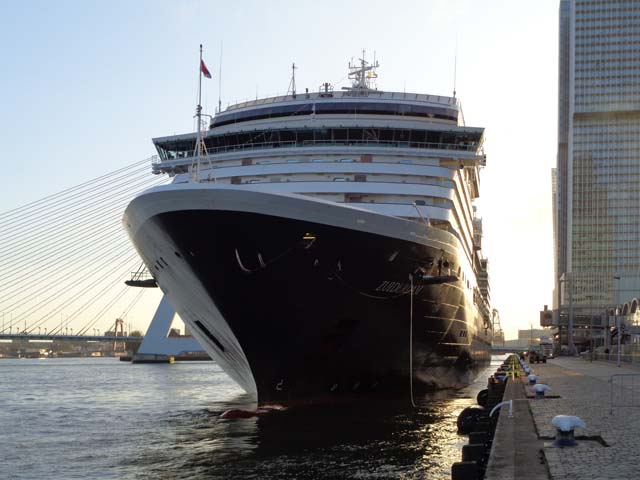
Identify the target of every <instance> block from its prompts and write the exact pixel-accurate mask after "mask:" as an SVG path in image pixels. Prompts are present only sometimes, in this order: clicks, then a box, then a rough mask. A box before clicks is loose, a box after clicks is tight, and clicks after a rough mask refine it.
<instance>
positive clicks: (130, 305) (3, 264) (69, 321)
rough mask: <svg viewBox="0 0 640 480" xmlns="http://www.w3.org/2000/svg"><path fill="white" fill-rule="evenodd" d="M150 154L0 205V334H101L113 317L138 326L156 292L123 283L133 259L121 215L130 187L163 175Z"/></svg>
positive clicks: (136, 261)
mask: <svg viewBox="0 0 640 480" xmlns="http://www.w3.org/2000/svg"><path fill="white" fill-rule="evenodd" d="M152 159H153V157H152V158H149V159H145V160H141V161H138V162H135V163H132V164H130V165H127V166H125V167H122V168H120V169H117V170H114V171H112V172H109V173H106V174H104V175H101V176H100V177H97V178H94V179H92V180H89V181H86V182H83V183H81V184H79V185H76V186H74V187H71V188H68V189H66V190H63V191H61V192H58V193H55V194H53V195H49V196H47V197H45V198H42V199H39V200H36V201H33V202H31V203H28V204H26V205H23V206H21V207H17V208H13V209H11V210H8V211H4V212H0V339H2V338H4V339H7V338H14V337H15V336H16V335H17V336H19V337H21V338H25V337H26V336H29V337H30V338H33V339H36V338H45V337H46V338H58V339H60V338H63V337H68V338H71V337H74V338H79V337H83V338H86V339H89V337H95V338H100V339H106V338H105V336H104V332H107V329H108V328H113V325H114V320H115V319H122V320H123V322H124V324H125V325H129V328H128V331H129V333H131V330H132V329H140V330H143V331H144V330H145V329H146V326H147V325H148V323H149V321H150V320H151V317H152V316H153V312H154V311H155V310H156V308H157V307H158V304H159V302H160V299H161V298H162V294H161V292H159V290H158V289H151V288H133V287H130V286H127V285H125V283H124V282H125V281H126V280H129V279H130V278H131V276H132V273H133V272H139V271H140V269H141V260H140V258H139V257H138V254H137V253H136V251H135V249H134V248H133V246H132V245H131V243H130V242H129V239H128V238H127V236H126V234H125V233H124V230H123V229H122V226H121V219H122V214H123V212H124V209H125V208H126V206H127V204H128V203H129V201H130V200H131V199H132V198H133V197H134V196H135V195H136V194H137V193H139V192H141V191H143V190H145V189H147V188H150V187H153V186H157V185H161V184H165V183H168V181H169V180H168V178H167V177H166V176H159V175H153V174H152V172H151V163H152ZM69 332H71V335H69ZM73 332H75V335H73ZM112 333H113V335H112V336H114V337H115V336H116V334H115V333H114V332H112ZM121 337H122V335H120V337H119V338H120V339H122V338H121Z"/></svg>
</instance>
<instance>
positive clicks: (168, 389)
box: [0, 359, 499, 479]
mask: <svg viewBox="0 0 640 480" xmlns="http://www.w3.org/2000/svg"><path fill="white" fill-rule="evenodd" d="M495 363H499V361H497V360H496V362H495ZM492 365H494V362H492ZM493 368H495V366H492V367H490V368H489V369H488V370H487V371H485V372H482V373H481V374H480V375H479V376H478V380H477V381H476V382H475V383H474V384H472V385H471V386H469V387H466V388H464V389H462V390H457V391H451V390H449V391H439V392H433V393H428V394H424V395H422V396H420V398H418V399H417V400H418V401H419V403H420V405H421V407H420V408H418V409H414V408H411V407H410V401H409V398H408V395H407V399H406V401H401V402H398V401H396V402H389V401H382V400H378V401H371V400H368V401H361V402H358V403H349V404H343V405H339V406H335V405H333V406H331V405H322V406H309V407H297V408H291V409H287V410H282V411H270V412H268V413H265V414H262V415H260V416H258V417H253V418H247V419H221V418H220V414H221V413H222V412H224V411H225V410H228V409H230V408H245V409H251V408H255V405H253V404H251V402H250V400H249V398H248V397H247V396H246V395H243V394H242V392H241V390H240V389H239V388H238V387H237V386H235V384H234V383H233V382H232V381H231V380H229V379H228V377H226V375H224V374H223V373H222V372H221V371H220V369H219V368H218V367H217V366H216V365H215V364H213V363H210V362H205V363H181V364H175V365H129V364H125V363H121V362H117V361H115V360H110V359H98V360H96V359H86V360H85V359H67V360H57V359H51V360H45V361H38V360H20V361H17V360H16V361H14V360H4V361H0V381H1V382H2V393H0V424H2V425H3V435H2V436H0V456H1V457H2V458H3V459H6V462H5V466H4V468H3V470H4V472H10V475H9V478H25V479H26V478H36V477H47V478H194V477H198V476H201V477H205V478H221V479H222V478H256V479H257V478H284V479H287V478H291V479H293V478H297V479H305V478H309V479H311V478H313V479H321V478H327V479H328V478H331V479H333V478H363V479H366V478H401V479H410V478H429V479H439V478H442V479H445V478H446V479H448V478H450V468H451V464H452V463H453V462H455V461H458V460H459V459H460V450H461V448H462V445H463V444H464V442H465V440H466V437H462V436H458V435H457V433H456V425H455V421H456V418H457V415H458V413H459V412H460V411H461V410H462V409H463V408H464V407H466V406H469V405H472V404H475V395H476V393H477V392H478V390H480V389H481V388H484V387H485V384H486V377H487V376H488V375H489V373H490V372H491V371H492V370H493ZM5 432H7V434H6V435H5Z"/></svg>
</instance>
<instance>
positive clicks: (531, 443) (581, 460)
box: [485, 358, 640, 480]
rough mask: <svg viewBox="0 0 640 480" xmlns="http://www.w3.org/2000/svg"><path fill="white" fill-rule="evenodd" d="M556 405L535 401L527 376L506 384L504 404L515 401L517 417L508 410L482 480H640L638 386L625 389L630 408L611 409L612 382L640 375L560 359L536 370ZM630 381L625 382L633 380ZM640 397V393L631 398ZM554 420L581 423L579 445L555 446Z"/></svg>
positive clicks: (639, 372)
mask: <svg viewBox="0 0 640 480" xmlns="http://www.w3.org/2000/svg"><path fill="white" fill-rule="evenodd" d="M531 367H532V369H533V372H534V373H535V374H536V375H538V376H539V377H540V378H539V380H538V382H539V383H544V384H546V385H548V386H549V387H551V389H552V390H551V391H550V392H548V394H549V395H551V397H552V398H545V399H539V400H538V399H535V398H533V397H534V396H535V395H534V392H533V387H532V386H529V385H527V384H526V377H524V378H523V377H520V379H516V380H513V381H510V382H509V385H508V386H507V389H506V391H505V396H504V400H513V401H514V404H513V405H514V408H513V410H514V411H513V417H512V418H509V417H508V409H506V408H503V409H502V411H501V412H500V418H499V422H498V426H497V429H496V434H495V437H494V442H493V446H492V450H491V458H490V460H489V464H488V466H487V471H486V475H485V479H487V480H506V479H531V480H534V479H535V480H537V479H553V480H570V479H581V480H604V479H632V478H638V465H637V459H638V458H640V442H639V441H638V440H639V439H640V380H639V381H636V382H635V384H634V385H631V384H630V383H629V385H625V386H621V387H620V389H619V390H620V394H622V395H624V401H623V402H622V403H624V405H625V406H615V403H616V402H615V395H614V407H613V409H612V408H611V397H610V383H609V379H610V378H611V376H612V375H618V374H634V375H639V377H637V378H639V379H640V368H637V367H616V364H615V363H609V362H589V361H585V360H583V359H579V358H558V359H555V360H552V361H550V362H549V363H547V364H535V365H531ZM632 378H633V377H628V379H632ZM634 390H637V391H634ZM556 415H575V416H578V417H580V418H582V419H583V420H584V421H585V422H586V425H587V428H586V430H582V429H577V430H576V432H575V435H576V439H577V443H578V445H577V446H575V447H564V448H557V447H555V446H554V445H553V442H554V439H555V435H556V429H555V427H553V426H552V424H551V420H552V419H553V417H555V416H556Z"/></svg>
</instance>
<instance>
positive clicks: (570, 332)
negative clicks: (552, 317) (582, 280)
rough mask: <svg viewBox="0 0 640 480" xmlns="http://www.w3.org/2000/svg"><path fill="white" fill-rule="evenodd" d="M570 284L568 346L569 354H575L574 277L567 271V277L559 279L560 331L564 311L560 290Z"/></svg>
mask: <svg viewBox="0 0 640 480" xmlns="http://www.w3.org/2000/svg"><path fill="white" fill-rule="evenodd" d="M563 283H564V284H565V286H566V284H567V283H568V284H569V324H568V326H567V348H568V350H569V355H575V351H576V347H575V344H574V343H573V278H572V275H571V273H570V272H567V278H561V279H559V280H558V285H559V287H558V296H559V297H560V298H559V301H558V331H560V329H561V328H562V326H561V322H560V319H561V316H562V315H561V312H562V295H561V292H560V290H561V289H562V287H561V286H560V285H562V284H563ZM560 349H561V350H562V335H560Z"/></svg>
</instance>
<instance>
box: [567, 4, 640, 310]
mask: <svg viewBox="0 0 640 480" xmlns="http://www.w3.org/2000/svg"><path fill="white" fill-rule="evenodd" d="M639 58H640V0H573V1H571V0H562V1H561V5H560V68H559V112H558V117H559V124H558V134H559V135H558V164H557V167H556V177H555V185H554V194H555V198H554V208H555V209H556V211H555V212H554V220H555V222H556V224H555V225H554V227H555V228H554V233H555V235H554V236H555V254H556V289H557V288H558V281H559V279H560V278H562V277H563V276H564V279H565V280H563V282H566V283H568V284H569V285H566V286H567V287H569V288H571V289H572V299H571V300H572V302H573V303H574V304H583V305H584V304H592V305H593V304H597V305H607V304H614V303H620V302H621V301H624V300H625V299H627V298H629V297H633V296H636V295H637V294H638V292H639V291H640V61H639V60H638V59H639ZM618 277H619V278H618ZM563 290H565V288H563ZM556 291H558V290H556ZM562 297H563V298H561V304H563V305H566V304H567V303H568V301H567V298H566V296H564V295H562Z"/></svg>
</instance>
